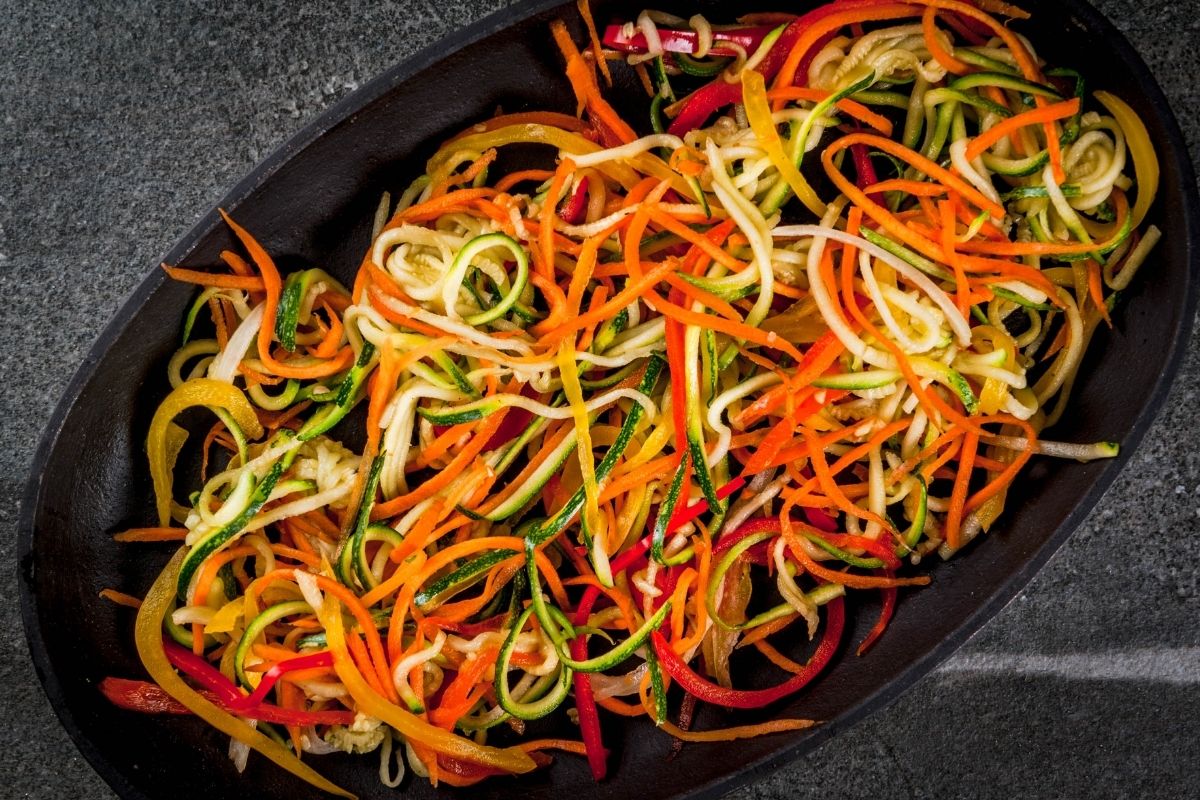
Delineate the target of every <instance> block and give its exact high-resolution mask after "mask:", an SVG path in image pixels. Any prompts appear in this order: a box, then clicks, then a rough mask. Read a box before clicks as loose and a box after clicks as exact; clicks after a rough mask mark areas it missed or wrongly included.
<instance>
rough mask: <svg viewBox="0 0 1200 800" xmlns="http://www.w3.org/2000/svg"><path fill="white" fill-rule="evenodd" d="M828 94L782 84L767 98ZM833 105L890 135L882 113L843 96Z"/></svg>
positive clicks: (814, 100)
mask: <svg viewBox="0 0 1200 800" xmlns="http://www.w3.org/2000/svg"><path fill="white" fill-rule="evenodd" d="M830 94H831V92H829V91H828V90H826V89H814V88H811V87H808V86H784V87H781V88H779V89H772V90H770V91H769V92H767V99H768V100H807V101H808V102H811V103H819V102H821V101H822V100H824V99H825V98H826V97H829V95H830ZM835 105H836V106H837V107H838V108H839V109H841V110H842V111H844V112H846V113H847V114H849V115H850V116H851V117H853V118H854V119H856V120H858V121H859V122H861V123H863V124H865V125H870V126H871V127H872V128H874V129H875V130H877V131H879V132H880V133H882V134H883V135H884V136H891V135H892V121H891V120H889V119H888V118H887V117H885V116H883V115H882V114H876V113H875V112H874V111H872V110H871V109H869V108H867V107H866V106H864V105H863V104H862V103H859V102H856V101H854V100H851V99H850V98H848V97H844V98H842V99H841V100H838V101H837V103H835ZM701 171H703V170H701Z"/></svg>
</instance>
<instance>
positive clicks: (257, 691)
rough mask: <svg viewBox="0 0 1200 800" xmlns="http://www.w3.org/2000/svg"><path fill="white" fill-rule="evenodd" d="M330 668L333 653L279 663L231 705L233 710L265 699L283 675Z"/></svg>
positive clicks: (251, 706) (256, 703)
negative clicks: (250, 690) (296, 671)
mask: <svg viewBox="0 0 1200 800" xmlns="http://www.w3.org/2000/svg"><path fill="white" fill-rule="evenodd" d="M332 666H333V653H313V654H312V655H307V656H298V657H296V658H289V659H288V660H287V661H280V662H279V663H278V664H275V665H274V666H272V667H271V668H270V669H269V670H267V671H266V673H265V674H264V675H263V676H262V680H260V681H259V682H258V686H256V687H254V691H253V692H251V693H250V694H249V695H247V696H246V697H245V698H243V699H242V700H239V701H238V702H236V703H233V704H231V705H232V706H233V707H234V708H253V707H255V706H257V705H258V704H260V703H262V702H263V701H264V700H266V699H267V694H268V693H269V692H270V691H271V689H273V688H275V684H276V683H278V682H279V679H280V678H281V677H283V676H284V675H285V674H287V673H289V672H294V671H295V670H298V669H318V668H320V667H332Z"/></svg>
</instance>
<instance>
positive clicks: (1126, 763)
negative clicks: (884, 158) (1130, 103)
mask: <svg viewBox="0 0 1200 800" xmlns="http://www.w3.org/2000/svg"><path fill="white" fill-rule="evenodd" d="M502 5H503V3H502V2H497V0H492V1H491V2H487V3H482V2H462V0H459V1H458V2H430V1H429V0H415V1H414V0H407V1H405V2H371V3H345V4H341V3H337V4H335V3H328V4H319V3H286V2H280V3H275V4H264V3H261V2H242V3H213V2H174V3H155V2H149V1H148V0H108V2H105V3H83V2H71V1H70V0H60V1H59V2H54V3H51V2H47V1H46V0H0V292H2V296H3V299H4V302H2V303H0V376H3V380H4V386H5V389H4V391H3V392H0V419H2V420H3V423H2V424H0V564H4V565H5V566H4V567H3V569H2V570H0V637H2V640H3V642H4V646H3V648H2V650H0V688H2V691H0V720H2V722H0V797H25V798H36V799H37V800H49V799H50V798H62V797H85V798H91V797H97V798H107V797H112V793H111V792H110V791H109V790H108V789H107V787H106V786H105V785H104V784H103V782H102V781H101V780H100V779H99V778H98V777H97V776H96V774H95V773H94V772H92V770H91V769H90V768H89V767H88V765H87V764H86V763H85V762H84V761H83V759H82V758H81V757H80V756H79V754H78V753H77V752H76V750H75V748H74V747H73V745H72V744H71V743H70V741H69V740H68V739H67V736H66V734H65V733H64V732H63V731H62V730H61V728H60V727H59V725H58V723H57V721H56V720H55V718H54V716H53V713H52V712H51V710H50V708H49V706H48V704H47V702H46V700H45V698H44V697H43V695H42V693H41V691H40V689H39V688H38V687H37V684H36V679H35V677H34V673H33V669H32V667H31V665H30V662H29V660H28V654H27V652H26V649H25V644H24V634H23V632H22V630H21V625H20V618H19V612H18V608H17V597H16V586H15V560H14V557H13V545H14V541H13V540H14V528H15V522H16V512H17V507H16V504H17V498H18V497H19V494H20V489H21V486H22V484H23V482H24V480H25V478H26V473H27V470H28V467H29V462H30V459H31V457H32V454H33V448H34V446H35V444H36V442H37V438H38V436H39V434H40V432H41V429H42V427H43V425H44V424H45V422H46V420H47V418H48V416H49V414H50V411H51V408H52V406H53V403H54V401H55V400H56V399H57V397H58V395H59V393H60V392H61V390H62V388H63V387H64V385H65V384H66V381H67V379H68V378H69V377H70V375H71V373H72V371H73V370H74V369H75V367H76V366H77V364H78V363H79V362H80V360H81V359H82V357H83V355H84V353H85V351H86V349H87V348H88V346H89V345H90V344H91V342H92V340H93V339H94V338H95V336H96V334H97V333H98V332H99V330H100V328H101V327H102V326H103V324H104V323H105V322H106V321H107V320H108V318H109V317H110V316H111V315H112V314H113V313H114V312H115V311H116V309H117V308H118V306H119V304H120V302H121V300H122V298H124V297H125V296H126V295H127V294H128V292H130V291H131V290H132V288H133V287H134V285H135V284H136V283H137V282H138V281H139V280H140V279H141V277H142V275H143V274H144V272H145V270H146V269H148V267H149V265H150V264H152V263H153V261H154V259H155V258H156V257H157V256H158V255H159V254H161V253H162V252H164V251H165V250H166V249H167V248H168V246H169V245H170V244H171V243H172V242H173V241H174V239H175V238H176V237H177V236H179V235H180V234H181V233H182V232H184V231H186V230H187V229H188V228H189V227H190V226H191V224H192V223H193V221H194V220H195V219H197V218H198V217H199V216H200V215H201V214H202V213H203V212H204V211H205V210H206V209H208V208H209V207H210V206H211V205H212V204H213V203H214V202H215V201H216V200H217V199H218V198H219V197H220V196H221V195H222V193H223V192H224V190H225V189H226V188H227V187H229V186H230V185H232V184H233V182H234V181H236V180H237V179H238V178H240V177H241V176H242V175H243V174H244V173H245V172H247V171H248V170H249V169H250V168H251V167H252V166H253V165H254V164H255V162H257V161H258V160H259V159H260V158H261V157H262V156H263V155H265V154H266V153H267V152H268V151H269V150H271V149H272V148H273V147H275V146H276V145H278V144H279V143H280V142H282V141H283V140H284V139H286V138H287V137H288V136H290V135H291V134H292V133H293V132H295V131H296V130H298V129H299V128H300V127H301V125H302V124H303V123H304V122H305V121H306V120H308V119H310V118H311V117H313V116H314V115H315V114H316V113H318V112H319V111H321V110H322V109H324V108H326V107H328V105H329V104H330V103H332V102H333V101H334V100H336V99H337V98H339V97H342V96H344V95H345V94H346V93H347V92H349V91H351V90H352V89H354V88H355V87H356V86H358V85H359V84H360V83H362V82H364V81H365V80H367V79H369V78H370V77H371V76H373V75H374V74H376V73H377V72H379V71H381V70H383V69H384V68H386V67H387V66H389V65H390V64H392V63H394V62H395V61H397V60H400V59H403V58H405V57H406V56H407V55H409V54H410V53H412V52H414V51H416V50H417V49H418V48H420V47H422V46H424V45H426V44H429V43H430V42H433V41H435V40H436V39H437V38H438V37H440V36H441V35H443V34H445V33H447V32H449V31H450V30H452V29H454V28H455V27H457V26H460V25H463V24H466V23H467V22H469V21H471V20H474V19H477V18H479V17H481V16H483V15H484V14H486V13H488V12H490V11H491V10H494V9H495V8H498V7H501V6H502ZM1033 5H1036V4H1033ZM1097 5H1098V6H1099V7H1100V8H1101V9H1102V10H1103V11H1104V12H1106V13H1107V14H1108V15H1109V17H1110V18H1112V19H1114V20H1116V21H1117V24H1118V26H1119V27H1121V28H1122V29H1123V30H1124V31H1125V32H1126V33H1127V34H1128V36H1129V37H1130V38H1131V40H1132V41H1133V43H1134V45H1135V46H1136V47H1137V49H1138V50H1139V51H1140V52H1141V53H1142V55H1143V57H1145V59H1146V60H1147V61H1148V62H1149V64H1150V66H1151V68H1152V69H1153V70H1154V71H1155V73H1156V74H1157V75H1158V77H1159V80H1160V82H1161V83H1162V85H1163V88H1164V89H1165V90H1166V93H1167V95H1168V97H1169V98H1170V99H1171V101H1172V104H1173V105H1174V108H1175V111H1176V114H1177V115H1178V116H1179V118H1180V121H1181V122H1182V124H1183V127H1184V131H1185V133H1186V135H1187V137H1188V142H1189V145H1190V147H1191V151H1192V156H1193V159H1196V158H1197V156H1200V89H1198V88H1197V84H1196V82H1195V76H1196V75H1197V74H1200V22H1198V21H1197V20H1198V19H1200V13H1198V12H1200V3H1198V2H1195V0H1192V1H1191V2H1166V1H1164V0H1156V1H1154V2H1142V3H1137V2H1132V0H1102V2H1098V3H1097ZM102 6H103V8H102ZM380 32H385V33H384V35H380ZM1198 391H1200V342H1196V343H1194V344H1193V346H1192V347H1191V349H1190V350H1189V352H1188V355H1187V358H1186V360H1185V363H1184V365H1183V371H1182V373H1181V375H1180V377H1179V379H1178V380H1177V381H1176V383H1175V386H1174V389H1173V391H1172V393H1171V396H1170V399H1169V401H1168V403H1167V407H1166V409H1165V410H1164V412H1163V413H1162V415H1161V416H1160V418H1159V420H1158V423H1157V424H1156V426H1155V427H1154V428H1153V430H1152V431H1151V433H1150V435H1149V436H1148V437H1147V439H1146V441H1145V443H1144V444H1143V445H1142V447H1141V449H1140V450H1139V452H1138V453H1137V454H1136V456H1135V458H1134V459H1133V461H1132V462H1131V463H1130V465H1129V466H1128V468H1127V469H1126V471H1125V473H1124V475H1123V476H1122V478H1121V480H1120V481H1119V482H1118V485H1116V486H1114V487H1113V488H1112V489H1111V490H1110V491H1109V493H1108V495H1107V496H1106V497H1105V498H1104V500H1103V502H1102V503H1101V504H1100V506H1099V507H1098V508H1097V509H1096V510H1095V512H1094V513H1093V514H1092V515H1091V517H1090V519H1089V520H1088V521H1087V523H1086V524H1085V525H1083V526H1082V527H1081V528H1080V529H1079V531H1078V532H1077V533H1076V534H1075V536H1074V537H1073V538H1072V539H1071V541H1070V542H1069V543H1068V544H1067V546H1066V547H1064V548H1063V549H1062V550H1061V551H1060V553H1059V554H1058V555H1057V556H1056V557H1055V559H1054V560H1053V561H1052V562H1051V564H1050V565H1049V566H1048V567H1047V568H1046V569H1045V570H1044V571H1043V572H1042V573H1041V574H1040V575H1039V576H1038V577H1037V578H1036V579H1035V580H1034V581H1033V583H1032V584H1031V585H1030V586H1029V588H1028V590H1027V591H1026V592H1024V593H1023V594H1022V595H1021V596H1020V598H1019V599H1018V600H1017V601H1015V602H1014V603H1013V604H1012V605H1011V606H1009V607H1008V608H1007V609H1006V610H1005V611H1004V612H1003V613H1001V614H1000V615H999V616H998V617H997V618H996V619H995V620H994V621H992V622H991V623H990V624H989V625H988V626H987V627H986V628H984V630H983V631H982V632H981V633H980V634H979V635H977V636H976V637H975V638H974V639H973V640H972V641H971V642H970V643H969V644H968V645H967V646H966V647H964V648H963V649H962V650H961V651H960V652H959V653H958V654H957V655H956V656H955V657H953V658H952V659H951V660H950V661H949V662H948V663H947V664H946V665H945V666H944V667H943V668H941V669H940V670H939V671H937V672H936V673H934V674H933V675H932V676H930V677H928V678H926V679H925V680H923V681H921V682H920V683H919V684H918V685H917V686H916V687H914V688H913V689H912V690H911V691H909V692H908V693H907V694H906V695H905V696H904V697H903V698H902V699H901V700H900V701H898V702H897V703H896V704H895V705H893V706H892V707H891V708H889V709H887V710H885V711H883V712H880V713H878V714H876V715H875V716H874V717H872V718H870V719H869V720H867V721H866V722H864V723H862V724H860V725H858V726H857V727H855V728H853V729H852V730H850V731H849V732H847V733H845V734H843V735H841V736H839V737H838V738H836V739H835V740H834V741H833V742H832V743H830V744H827V745H826V746H825V747H823V748H821V749H820V750H818V751H817V752H815V753H813V754H811V755H809V756H807V757H805V758H803V759H802V760H800V761H797V762H796V763H794V764H792V765H791V766H789V767H787V768H784V769H781V770H779V771H778V772H777V773H776V774H774V775H772V776H770V777H768V778H766V779H764V780H761V781H759V782H758V783H756V784H753V785H751V786H748V787H746V788H743V789H741V790H738V791H737V792H735V794H734V795H733V796H735V797H738V798H773V797H810V796H811V797H817V796H821V797H864V798H865V797H972V798H1011V797H1047V798H1048V797H1195V796H1197V793H1198V792H1200V788H1198V787H1200V587H1198V577H1197V575H1198V574H1200V547H1198V546H1197V541H1196V534H1197V532H1198V531H1200V456H1198V455H1197V454H1198V453H1200V448H1198V447H1197V444H1200V426H1198V425H1197V423H1196V420H1195V411H1194V409H1195V404H1196V402H1197V393H1198ZM1127 533H1136V534H1137V538H1136V541H1137V545H1136V547H1133V548H1129V547H1125V546H1121V545H1119V544H1118V542H1119V541H1121V540H1122V538H1123V534H1127Z"/></svg>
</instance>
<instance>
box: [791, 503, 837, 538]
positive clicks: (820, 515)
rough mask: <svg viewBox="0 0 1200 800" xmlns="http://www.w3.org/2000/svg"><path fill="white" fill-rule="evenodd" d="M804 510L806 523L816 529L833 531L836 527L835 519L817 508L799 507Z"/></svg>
mask: <svg viewBox="0 0 1200 800" xmlns="http://www.w3.org/2000/svg"><path fill="white" fill-rule="evenodd" d="M800 510H801V511H803V512H804V518H805V519H807V520H808V524H809V525H812V526H813V527H814V528H816V529H817V530H822V531H826V532H828V533H833V532H835V531H836V530H837V529H838V524H837V520H836V519H834V518H833V517H831V516H829V515H828V514H826V513H825V512H824V511H822V510H821V509H819V508H801V509H800Z"/></svg>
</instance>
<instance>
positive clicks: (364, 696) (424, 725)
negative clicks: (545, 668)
mask: <svg viewBox="0 0 1200 800" xmlns="http://www.w3.org/2000/svg"><path fill="white" fill-rule="evenodd" d="M317 616H318V618H319V619H320V620H321V624H322V625H323V626H324V627H325V637H326V641H327V642H328V644H329V652H331V653H333V668H334V671H335V672H337V676H338V679H339V680H341V682H342V685H343V686H345V687H346V691H347V692H349V693H350V696H351V697H352V698H353V699H354V704H355V708H357V709H358V711H359V712H360V713H362V714H367V715H369V716H372V717H375V718H377V719H381V720H383V721H384V722H386V723H387V724H388V725H391V726H392V727H393V728H395V729H396V731H397V732H398V733H399V734H400V735H401V736H403V737H404V738H405V739H406V740H407V741H409V742H413V743H415V744H418V745H422V746H424V747H427V748H429V749H430V750H433V751H434V752H437V753H441V754H443V755H447V756H449V757H451V758H455V759H458V760H461V761H469V762H471V763H472V764H479V765H480V766H484V767H492V768H494V769H498V770H503V771H504V772H507V773H523V772H530V771H531V770H533V769H535V768H536V767H537V764H536V763H534V761H533V759H532V758H530V757H529V755H528V754H526V753H524V752H523V751H521V750H519V749H517V748H515V747H510V748H505V749H500V748H497V747H488V746H486V745H479V744H476V743H475V742H473V741H471V740H470V739H464V738H463V737H461V736H456V735H455V734H453V733H451V732H449V731H447V730H443V729H442V728H437V727H434V726H433V725H430V724H429V723H428V722H426V721H425V720H423V719H421V718H420V717H418V716H416V715H415V714H412V713H410V712H409V711H407V710H405V709H403V708H401V707H400V706H398V705H395V704H394V703H390V702H388V700H387V699H386V698H384V697H383V696H381V695H380V694H379V693H378V692H376V691H375V690H374V689H372V688H371V687H370V686H369V685H368V684H367V682H366V680H365V679H364V678H363V676H362V674H361V673H359V671H358V668H357V667H355V666H354V661H353V660H352V659H351V657H350V652H349V650H348V649H347V647H346V633H345V629H344V628H343V625H342V613H341V603H340V602H339V601H338V600H337V599H336V598H334V597H329V596H326V598H325V602H324V603H322V605H321V608H320V609H319V610H318V611H317Z"/></svg>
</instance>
